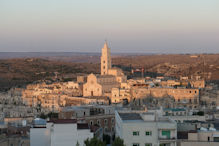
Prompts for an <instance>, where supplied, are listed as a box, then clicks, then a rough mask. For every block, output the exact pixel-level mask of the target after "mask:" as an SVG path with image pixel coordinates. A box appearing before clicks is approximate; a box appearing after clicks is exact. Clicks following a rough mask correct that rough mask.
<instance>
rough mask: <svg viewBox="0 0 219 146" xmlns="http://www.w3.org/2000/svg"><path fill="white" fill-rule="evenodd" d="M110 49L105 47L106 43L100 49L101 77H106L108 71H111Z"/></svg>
mask: <svg viewBox="0 0 219 146" xmlns="http://www.w3.org/2000/svg"><path fill="white" fill-rule="evenodd" d="M110 53H111V52H110V48H109V47H108V45H107V41H105V43H104V46H103V48H102V55H101V75H107V74H108V70H109V69H111V55H110Z"/></svg>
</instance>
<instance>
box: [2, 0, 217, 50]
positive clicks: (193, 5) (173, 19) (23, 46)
mask: <svg viewBox="0 0 219 146" xmlns="http://www.w3.org/2000/svg"><path fill="white" fill-rule="evenodd" d="M105 39H107V40H108V42H109V44H110V47H111V50H112V52H115V53H116V52H126V53H128V52H134V53H203V52H208V53H219V0H0V52H8V51H9V52H13V51H14V52H17V51H18V52H26V51H28V52H40V51H60V52H100V51H101V48H102V47H103V44H104V40H105Z"/></svg>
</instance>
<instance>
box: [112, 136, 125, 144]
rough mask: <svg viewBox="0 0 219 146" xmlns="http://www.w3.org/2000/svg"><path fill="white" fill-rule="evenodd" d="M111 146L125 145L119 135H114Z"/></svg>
mask: <svg viewBox="0 0 219 146" xmlns="http://www.w3.org/2000/svg"><path fill="white" fill-rule="evenodd" d="M112 146H125V144H124V141H123V140H122V139H120V138H119V137H116V138H115V140H114V141H113V143H112Z"/></svg>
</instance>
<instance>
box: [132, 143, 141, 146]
mask: <svg viewBox="0 0 219 146" xmlns="http://www.w3.org/2000/svg"><path fill="white" fill-rule="evenodd" d="M132 146H140V144H139V143H133V145H132Z"/></svg>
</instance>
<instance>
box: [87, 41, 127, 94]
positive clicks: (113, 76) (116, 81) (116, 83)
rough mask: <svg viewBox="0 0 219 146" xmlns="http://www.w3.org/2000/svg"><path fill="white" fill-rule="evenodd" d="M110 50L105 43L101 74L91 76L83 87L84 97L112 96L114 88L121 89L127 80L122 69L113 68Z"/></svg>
mask: <svg viewBox="0 0 219 146" xmlns="http://www.w3.org/2000/svg"><path fill="white" fill-rule="evenodd" d="M110 52H111V51H110V48H109V47H108V45H107V42H105V44H104V47H103V48H102V55H101V74H100V75H94V74H90V75H88V76H87V82H86V83H85V84H84V85H83V96H111V91H112V88H120V85H121V83H123V82H126V80H127V78H126V76H125V75H124V74H123V72H122V70H121V69H118V68H112V65H111V53H110Z"/></svg>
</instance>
